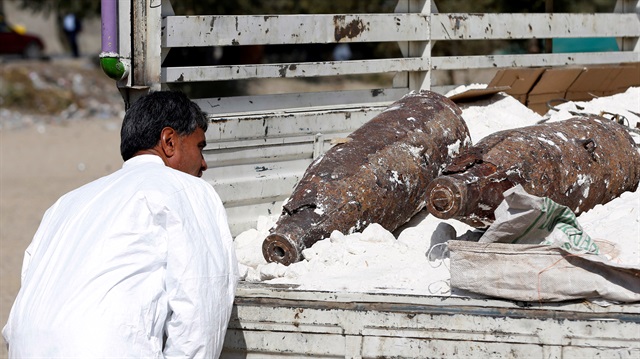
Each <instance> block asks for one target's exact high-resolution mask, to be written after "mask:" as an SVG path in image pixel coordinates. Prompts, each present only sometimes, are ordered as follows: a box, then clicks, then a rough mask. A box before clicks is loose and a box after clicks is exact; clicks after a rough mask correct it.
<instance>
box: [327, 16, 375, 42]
mask: <svg viewBox="0 0 640 359" xmlns="http://www.w3.org/2000/svg"><path fill="white" fill-rule="evenodd" d="M345 21H346V18H345V16H344V15H336V16H334V17H333V24H334V27H335V29H334V37H335V40H336V42H340V40H342V39H345V38H346V39H353V38H355V37H358V36H359V35H360V34H361V33H362V32H363V31H366V30H368V27H367V26H366V24H365V23H363V22H362V20H361V19H353V20H351V22H349V23H346V22H345Z"/></svg>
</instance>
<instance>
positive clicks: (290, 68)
mask: <svg viewBox="0 0 640 359" xmlns="http://www.w3.org/2000/svg"><path fill="white" fill-rule="evenodd" d="M428 69H429V61H428V59H424V58H420V57H418V58H397V59H383V60H358V61H342V62H333V61H331V62H306V63H283V64H265V65H230V66H192V67H165V68H163V69H162V80H163V82H167V83H172V82H191V81H223V80H244V79H260V78H277V77H287V78H300V77H319V76H340V75H356V74H378V73H387V72H400V71H427V70H428Z"/></svg>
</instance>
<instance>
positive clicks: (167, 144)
mask: <svg viewBox="0 0 640 359" xmlns="http://www.w3.org/2000/svg"><path fill="white" fill-rule="evenodd" d="M177 137H178V133H177V132H176V130H174V129H173V128H171V127H165V128H163V129H162V132H160V149H161V150H162V152H163V153H164V155H165V156H166V157H167V158H169V157H172V156H173V155H174V154H175V153H176V146H177V144H178V143H177Z"/></svg>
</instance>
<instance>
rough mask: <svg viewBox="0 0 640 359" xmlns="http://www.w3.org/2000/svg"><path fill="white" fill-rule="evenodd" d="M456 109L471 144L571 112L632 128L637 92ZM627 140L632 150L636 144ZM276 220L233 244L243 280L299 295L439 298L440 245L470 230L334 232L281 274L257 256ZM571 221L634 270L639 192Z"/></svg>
mask: <svg viewBox="0 0 640 359" xmlns="http://www.w3.org/2000/svg"><path fill="white" fill-rule="evenodd" d="M473 86H475V87H473ZM477 87H478V86H477V85H471V86H470V88H477ZM462 90H464V88H458V89H455V90H453V91H452V93H458V92H461V91H462ZM460 106H461V107H462V108H463V114H462V117H463V118H464V120H465V122H466V123H467V126H468V127H469V132H470V134H471V139H472V141H473V143H477V142H478V141H479V140H480V139H481V138H483V137H485V136H486V135H489V134H491V133H493V132H496V131H500V130H506V129H512V128H517V127H523V126H528V125H534V124H537V123H540V122H541V121H560V120H565V119H567V118H570V117H573V115H572V114H571V113H570V112H571V111H573V112H580V113H592V114H601V113H602V112H603V111H604V112H606V113H604V115H605V116H609V117H611V115H609V114H618V115H621V116H624V118H625V119H626V122H625V124H627V123H628V125H629V126H630V127H631V128H636V126H637V123H639V122H640V116H639V115H638V113H640V88H631V89H629V90H628V91H626V92H625V93H622V94H617V95H614V96H608V97H601V98H597V99H594V100H592V101H589V102H567V103H564V104H562V105H559V106H556V109H557V110H550V111H549V112H548V113H547V114H546V115H544V116H540V115H538V114H537V113H535V112H533V111H531V110H530V109H528V108H527V107H525V106H524V105H523V104H521V103H520V102H518V101H517V100H516V99H514V98H513V97H510V96H507V95H501V94H499V95H496V96H494V97H492V98H491V99H488V100H485V101H481V102H473V103H470V104H461V105H460ZM632 135H633V137H634V140H635V141H636V143H640V136H639V135H637V134H633V133H632ZM276 220H277V216H274V217H269V218H267V217H260V218H259V219H258V223H257V228H255V229H251V230H248V231H245V232H243V233H241V234H239V235H238V236H237V237H236V238H235V245H236V251H237V256H238V260H239V262H240V263H241V264H240V270H241V275H242V279H243V280H246V281H250V282H258V281H262V282H267V283H279V284H288V285H291V286H292V287H297V288H300V289H307V290H327V291H351V292H377V293H384V292H388V293H410V294H420V295H447V294H449V293H450V287H449V278H450V275H449V270H448V267H449V262H448V261H449V260H448V258H447V255H446V252H445V248H446V247H445V246H444V243H446V241H448V240H451V239H456V237H459V236H461V235H462V234H464V233H465V232H467V231H473V230H474V229H473V228H472V227H469V226H467V225H466V224H464V223H461V222H458V221H456V220H440V219H437V218H435V217H433V216H431V215H428V213H427V212H426V211H422V212H420V213H419V214H417V215H416V216H415V217H414V218H412V219H411V221H409V222H408V223H407V224H406V225H404V226H403V227H402V228H399V229H398V230H396V231H395V232H394V233H390V232H389V231H387V230H385V229H384V228H382V227H381V226H380V225H377V224H372V225H370V226H369V227H367V228H366V229H365V230H364V231H363V232H362V233H355V234H351V235H344V234H342V233H340V232H337V231H334V233H332V234H331V237H330V238H327V239H324V240H321V241H319V242H317V243H316V244H314V245H313V246H312V247H311V248H308V249H306V250H305V251H304V252H303V255H304V260H302V261H301V262H298V263H294V264H291V265H289V266H288V267H287V266H284V265H282V264H279V263H269V264H267V262H266V261H265V259H264V257H263V256H262V242H263V240H264V238H265V237H266V236H267V234H268V232H269V229H270V228H271V227H272V226H273V224H274V223H275V221H276ZM578 221H579V223H580V224H581V225H582V227H583V229H584V230H585V232H586V233H587V234H588V235H589V236H591V238H593V239H594V240H596V241H601V242H602V241H604V242H608V243H609V244H612V245H613V246H614V248H615V252H616V253H618V256H617V258H615V260H616V261H617V262H619V263H626V264H632V265H640V191H638V190H636V191H635V192H627V193H624V194H623V195H622V196H620V197H619V198H616V199H614V200H613V201H611V202H609V203H607V204H606V205H598V206H596V207H595V208H593V209H592V210H590V211H588V212H586V213H583V214H582V215H580V216H579V217H578Z"/></svg>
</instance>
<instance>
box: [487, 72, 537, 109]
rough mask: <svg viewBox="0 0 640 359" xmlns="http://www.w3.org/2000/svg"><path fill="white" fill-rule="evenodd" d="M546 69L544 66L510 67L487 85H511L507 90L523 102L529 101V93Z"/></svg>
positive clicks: (497, 74) (498, 73)
mask: <svg viewBox="0 0 640 359" xmlns="http://www.w3.org/2000/svg"><path fill="white" fill-rule="evenodd" d="M544 71H545V69H544V68H510V69H502V70H500V71H498V72H497V73H496V76H495V77H494V78H493V80H491V82H490V83H489V85H487V87H501V86H509V87H510V89H509V90H507V91H505V92H506V93H508V94H509V95H511V96H513V97H514V98H516V99H517V100H518V101H520V102H522V103H523V104H526V103H527V94H528V93H529V90H531V88H532V87H533V85H534V84H535V83H536V82H537V81H538V78H540V76H541V75H542V73H543V72H544Z"/></svg>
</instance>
